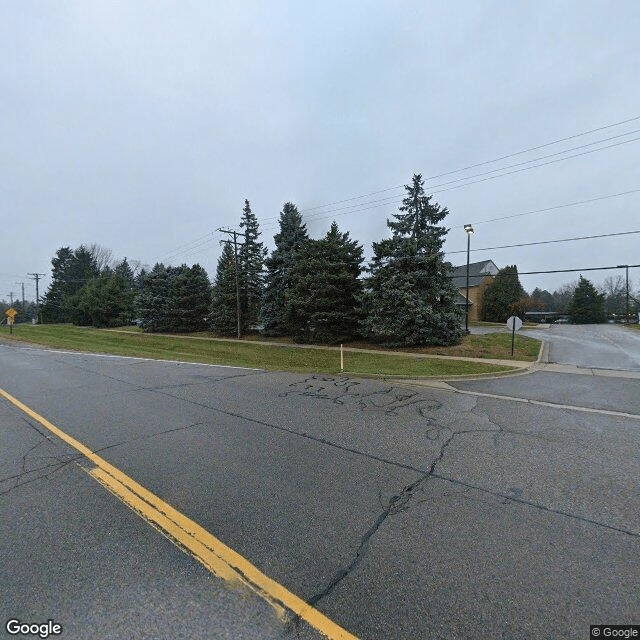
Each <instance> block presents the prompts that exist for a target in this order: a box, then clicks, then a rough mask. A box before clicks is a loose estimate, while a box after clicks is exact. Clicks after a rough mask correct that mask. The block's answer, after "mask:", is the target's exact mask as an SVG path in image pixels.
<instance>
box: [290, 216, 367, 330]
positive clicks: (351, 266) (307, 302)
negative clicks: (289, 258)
mask: <svg viewBox="0 0 640 640" xmlns="http://www.w3.org/2000/svg"><path fill="white" fill-rule="evenodd" d="M362 252H363V249H362V245H359V244H358V243H357V241H355V240H351V239H350V238H349V233H348V232H347V233H340V231H339V230H338V225H337V224H336V223H335V222H334V223H333V224H332V225H331V229H330V230H329V232H328V233H327V235H326V236H325V237H324V238H322V239H321V240H307V241H306V242H305V243H304V244H303V245H302V247H301V248H300V250H299V252H298V255H297V260H296V263H295V264H294V265H293V267H292V269H291V289H290V295H289V298H288V301H287V310H286V320H287V325H288V327H289V331H290V333H291V334H292V335H293V336H294V337H295V338H296V339H298V340H302V341H305V342H329V343H338V342H346V341H348V340H352V339H353V337H354V335H355V333H356V331H357V329H358V323H359V321H360V315H361V314H360V301H359V298H360V295H361V293H362V282H361V281H360V280H359V276H360V272H361V267H360V265H361V264H362V261H363V256H362Z"/></svg>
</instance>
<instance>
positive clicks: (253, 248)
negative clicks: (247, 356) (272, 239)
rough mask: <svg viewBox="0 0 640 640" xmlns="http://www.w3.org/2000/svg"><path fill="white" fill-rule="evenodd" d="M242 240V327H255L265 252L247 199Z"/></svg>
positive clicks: (256, 222) (243, 215)
mask: <svg viewBox="0 0 640 640" xmlns="http://www.w3.org/2000/svg"><path fill="white" fill-rule="evenodd" d="M240 226H241V227H242V228H243V229H244V233H245V236H244V242H243V243H242V245H241V246H240V250H239V256H238V259H239V261H240V282H241V287H240V291H241V299H240V304H241V309H242V324H243V328H244V329H249V328H251V327H255V325H256V324H257V323H258V321H259V319H260V305H261V302H262V289H263V273H262V272H263V269H264V258H265V256H266V254H267V250H266V249H265V247H264V245H263V244H262V242H258V237H259V236H260V232H259V231H258V220H257V218H256V216H255V214H254V213H253V212H252V211H251V206H250V205H249V201H248V200H245V201H244V209H243V211H242V221H241V222H240Z"/></svg>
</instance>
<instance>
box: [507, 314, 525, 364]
mask: <svg viewBox="0 0 640 640" xmlns="http://www.w3.org/2000/svg"><path fill="white" fill-rule="evenodd" d="M521 326H522V320H520V318H518V316H511V317H510V318H509V319H508V320H507V327H509V329H511V355H513V347H514V345H515V342H516V331H518V330H519V329H520V327H521Z"/></svg>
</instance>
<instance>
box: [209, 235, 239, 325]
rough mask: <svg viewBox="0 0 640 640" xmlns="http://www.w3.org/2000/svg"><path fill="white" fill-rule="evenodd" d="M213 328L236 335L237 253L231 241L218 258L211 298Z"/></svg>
mask: <svg viewBox="0 0 640 640" xmlns="http://www.w3.org/2000/svg"><path fill="white" fill-rule="evenodd" d="M209 318H210V321H211V330H212V331H214V332H215V333H219V334H221V335H223V336H233V335H236V331H237V327H238V325H237V299H236V270H235V255H234V250H233V246H232V245H231V243H230V242H225V243H224V247H223V249H222V255H221V256H220V258H218V266H217V269H216V277H215V280H214V283H213V295H212V300H211V313H210V314H209Z"/></svg>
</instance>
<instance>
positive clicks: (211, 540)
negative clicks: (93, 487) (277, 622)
mask: <svg viewBox="0 0 640 640" xmlns="http://www.w3.org/2000/svg"><path fill="white" fill-rule="evenodd" d="M0 396H2V397H3V398H5V399H6V400H8V401H9V402H10V403H11V404H13V405H14V406H16V407H17V408H18V409H20V410H21V411H23V412H24V413H26V414H27V415H28V416H29V417H31V418H32V419H33V420H35V421H36V422H38V423H39V424H41V425H42V426H43V427H45V428H46V429H48V430H49V431H50V432H51V433H53V434H54V435H56V436H57V437H58V438H60V439H61V440H63V441H64V442H66V443H67V444H68V445H69V446H71V447H73V448H74V449H75V450H76V451H78V452H79V453H81V454H82V455H83V456H84V457H85V458H87V459H88V460H90V461H91V462H93V464H94V465H95V467H94V468H93V469H91V470H89V471H87V473H89V474H90V475H91V476H92V477H93V478H95V479H96V480H97V481H98V482H100V483H101V484H102V485H104V486H105V487H106V488H107V489H108V490H109V491H110V492H111V493H112V494H113V495H115V496H116V497H117V498H119V499H120V500H121V501H122V502H124V503H125V504H126V505H127V506H129V507H130V508H131V509H133V510H134V511H136V512H137V513H138V514H139V515H140V516H141V517H142V518H144V519H145V520H146V521H147V522H149V523H150V524H151V525H152V526H154V527H155V528H157V529H158V530H160V531H161V532H162V533H164V534H165V535H166V536H167V537H169V539H170V540H171V541H172V542H174V543H175V544H176V545H178V546H179V547H181V548H182V549H184V550H186V551H187V552H188V553H190V554H191V555H192V556H193V557H194V558H195V559H196V560H198V562H200V563H201V564H202V565H203V566H205V567H206V568H207V569H208V570H209V571H211V572H212V573H213V574H215V575H216V576H218V577H220V578H222V579H224V580H227V581H229V582H232V583H236V584H243V585H246V586H248V587H249V588H250V589H251V590H252V591H254V592H255V593H257V594H258V595H259V596H260V597H261V598H263V599H264V600H266V601H267V602H268V603H269V604H270V605H271V606H273V607H274V608H275V610H276V611H277V613H278V614H279V615H280V617H281V618H282V619H286V618H287V617H288V615H289V614H290V613H292V614H294V615H295V616H297V617H299V618H301V619H302V620H304V621H305V622H307V623H308V624H309V625H310V626H311V627H313V628H314V629H316V630H318V631H319V632H320V633H322V634H323V635H325V636H326V637H327V638H329V639H330V640H357V638H356V636H354V635H352V634H351V633H349V632H348V631H346V630H345V629H343V628H342V627H340V626H339V625H337V624H336V623H335V622H333V621H332V620H330V619H329V618H327V617H326V616H325V615H323V614H322V613H320V612H319V611H318V610H317V609H314V608H313V607H312V606H311V605H309V604H308V603H306V602H305V601H304V600H302V599H301V598H299V597H298V596H296V595H295V594H293V593H291V592H290V591H289V590H288V589H286V588H285V587H283V586H282V585H281V584H279V583H277V582H275V581H274V580H272V579H271V578H269V577H267V576H266V575H264V574H263V573H262V572H261V571H259V570H258V569H257V568H256V567H255V566H254V565H252V564H251V563H250V562H249V561H248V560H247V559H246V558H244V557H243V556H241V555H240V554H238V553H236V552H235V551H234V550H233V549H231V548H229V547H228V546H226V545H225V544H223V543H222V542H221V541H220V540H218V539H217V538H216V537H215V536H213V535H211V534H210V533H209V532H208V531H206V530H205V529H203V528H202V527H201V526H200V525H199V524H197V523H196V522H194V521H193V520H190V519H189V518H187V517H186V516H185V515H183V514H182V513H180V512H179V511H177V510H176V509H174V508H173V507H172V506H171V505H169V504H167V503H166V502H164V500H161V499H160V498H158V496H156V495H154V494H153V493H151V492H150V491H148V490H147V489H145V488H144V487H143V486H141V485H140V484H138V483H137V482H136V481H135V480H133V479H132V478H130V477H129V476H127V475H126V474H124V473H122V471H120V470H119V469H117V468H116V467H114V466H113V465H111V464H109V463H108V462H107V461H106V460H104V459H103V458H101V457H100V456H98V455H96V454H95V453H93V452H92V451H91V449H89V448H88V447H87V446H85V445H84V444H82V443H81V442H79V441H78V440H76V439H75V438H73V437H71V436H70V435H68V434H67V433H65V432H64V431H62V430H60V429H59V428H58V427H56V426H55V425H54V424H52V423H51V422H49V421H48V420H47V419H46V418H43V417H42V416H41V415H39V414H38V413H36V412H35V411H33V409H30V408H29V407H27V406H26V405H25V404H23V403H22V402H20V400H18V399H17V398H14V397H13V396H12V395H10V394H9V393H7V392H6V391H4V390H3V389H0Z"/></svg>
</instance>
